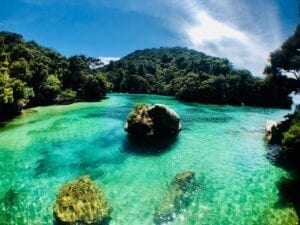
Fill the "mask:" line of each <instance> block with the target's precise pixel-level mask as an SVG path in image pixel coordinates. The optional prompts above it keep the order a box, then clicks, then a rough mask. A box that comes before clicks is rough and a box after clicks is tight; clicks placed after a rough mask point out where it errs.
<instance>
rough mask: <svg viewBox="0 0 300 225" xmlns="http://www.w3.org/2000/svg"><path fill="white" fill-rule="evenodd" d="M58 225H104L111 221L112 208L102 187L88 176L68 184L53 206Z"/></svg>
mask: <svg viewBox="0 0 300 225" xmlns="http://www.w3.org/2000/svg"><path fill="white" fill-rule="evenodd" d="M53 211H54V217H55V219H56V224H70V225H71V224H72V225H86V224H92V225H96V224H97V225H100V224H101V225H102V224H107V223H108V221H109V220H110V214H111V212H112V208H111V207H110V206H109V205H108V202H107V200H106V199H105V197H104V194H103V192H102V191H101V189H100V187H99V186H97V185H96V184H95V183H94V182H93V181H92V180H91V179H90V178H89V177H88V176H82V177H79V178H77V179H76V180H71V181H69V182H67V183H66V184H65V185H64V186H63V187H62V188H61V189H60V191H59V193H58V195H57V199H56V202H55V203H54V205H53Z"/></svg>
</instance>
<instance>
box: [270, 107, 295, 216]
mask: <svg viewBox="0 0 300 225" xmlns="http://www.w3.org/2000/svg"><path fill="white" fill-rule="evenodd" d="M269 135H270V136H269V140H268V145H269V148H270V152H269V153H270V154H271V155H276V158H275V159H272V157H270V158H271V159H272V160H271V161H273V163H275V165H276V166H279V167H281V168H283V169H285V170H287V171H288V172H289V177H288V178H283V179H282V180H281V181H280V182H279V183H278V189H279V193H280V197H281V202H282V203H283V204H292V206H293V207H294V208H295V210H296V212H297V214H298V217H300V193H299V190H300V164H299V161H300V152H299V150H300V107H299V106H298V108H297V109H296V111H295V112H294V113H293V114H289V115H287V116H286V119H285V120H284V121H281V122H279V123H277V124H275V125H273V126H272V128H271V131H270V133H269ZM274 146H275V148H274ZM276 146H278V147H279V148H276ZM274 149H275V150H274Z"/></svg>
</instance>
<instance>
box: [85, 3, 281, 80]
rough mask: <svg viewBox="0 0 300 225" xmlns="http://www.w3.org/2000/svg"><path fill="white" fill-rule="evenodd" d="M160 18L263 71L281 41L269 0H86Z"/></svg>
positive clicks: (187, 39) (181, 34)
mask: <svg viewBox="0 0 300 225" xmlns="http://www.w3.org/2000/svg"><path fill="white" fill-rule="evenodd" d="M89 2H90V3H93V4H99V2H101V4H104V5H105V6H107V7H116V8H119V9H122V10H128V11H135V12H139V13H145V14H148V15H150V16H154V17H157V18H159V19H160V20H161V21H162V24H164V25H165V26H166V27H167V28H168V29H170V30H171V31H173V32H174V33H175V34H176V35H177V37H178V38H179V39H180V40H181V42H182V44H183V45H186V46H188V47H191V48H194V49H197V50H199V51H203V52H206V53H208V54H211V55H214V56H219V57H227V58H229V59H230V60H231V61H232V62H233V63H234V65H235V66H237V67H239V68H247V69H249V70H250V71H252V72H253V74H255V75H262V72H263V68H264V67H265V65H266V64H267V59H268V55H269V52H270V51H272V50H274V49H275V48H277V47H278V46H279V45H280V43H281V42H282V41H283V39H282V35H281V27H280V20H279V17H278V13H277V12H278V9H277V8H276V5H274V4H273V3H274V1H273V0H265V1H260V0H252V1H251V2H250V1H248V0H222V1H219V0H151V1H146V2H143V3H141V2H140V1H138V0H131V1H125V0H115V1H114V2H113V3H112V1H107V0H98V1H95V0H89Z"/></svg>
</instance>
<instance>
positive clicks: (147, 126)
mask: <svg viewBox="0 0 300 225" xmlns="http://www.w3.org/2000/svg"><path fill="white" fill-rule="evenodd" d="M124 129H125V130H126V131H127V132H128V133H129V134H131V135H133V136H138V137H170V136H174V135H176V134H177V133H178V132H179V131H180V129H181V124H180V117H179V116H178V114H177V113H176V112H175V111H174V110H172V109H170V108H169V107H167V106H165V105H162V104H155V105H153V106H150V105H147V104H138V105H136V106H135V107H134V109H133V111H132V112H130V113H129V115H128V118H127V122H126V124H125V127H124Z"/></svg>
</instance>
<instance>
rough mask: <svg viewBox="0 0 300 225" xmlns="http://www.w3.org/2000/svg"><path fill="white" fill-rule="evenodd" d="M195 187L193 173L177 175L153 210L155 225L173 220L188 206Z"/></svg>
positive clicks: (187, 172)
mask: <svg viewBox="0 0 300 225" xmlns="http://www.w3.org/2000/svg"><path fill="white" fill-rule="evenodd" d="M197 187H198V185H197V184H196V180H195V173H194V172H192V171H183V172H181V173H178V174H177V175H176V176H175V177H174V178H173V180H172V181H171V183H170V184H169V188H168V191H167V193H166V195H165V196H164V198H163V200H162V201H161V202H160V204H159V206H158V207H157V208H156V210H155V213H154V222H155V224H158V225H160V224H164V223H166V222H168V221H172V220H174V219H175V217H176V216H177V214H178V213H180V212H181V211H182V210H183V209H184V208H185V207H187V206H188V204H189V202H190V200H191V197H192V194H193V192H194V191H195V190H196V188H197Z"/></svg>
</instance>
